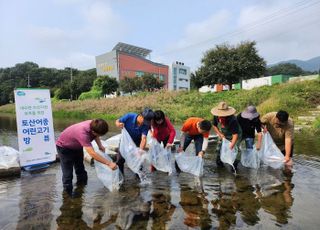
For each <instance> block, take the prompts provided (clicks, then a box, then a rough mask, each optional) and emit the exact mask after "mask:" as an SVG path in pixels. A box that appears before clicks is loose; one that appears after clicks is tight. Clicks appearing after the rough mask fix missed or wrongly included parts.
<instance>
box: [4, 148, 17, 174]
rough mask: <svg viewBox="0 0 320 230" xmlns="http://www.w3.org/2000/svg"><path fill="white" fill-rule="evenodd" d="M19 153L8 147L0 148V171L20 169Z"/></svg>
mask: <svg viewBox="0 0 320 230" xmlns="http://www.w3.org/2000/svg"><path fill="white" fill-rule="evenodd" d="M19 156H20V154H19V152H18V151H17V150H15V149H14V148H11V147H8V146H1V147H0V169H10V168H16V167H19V168H20V164H19Z"/></svg>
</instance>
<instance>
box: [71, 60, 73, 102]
mask: <svg viewBox="0 0 320 230" xmlns="http://www.w3.org/2000/svg"><path fill="white" fill-rule="evenodd" d="M70 70H71V72H70V81H71V83H70V101H72V82H73V76H72V65H71V68H70Z"/></svg>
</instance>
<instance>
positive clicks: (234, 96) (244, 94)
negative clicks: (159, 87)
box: [0, 80, 320, 122]
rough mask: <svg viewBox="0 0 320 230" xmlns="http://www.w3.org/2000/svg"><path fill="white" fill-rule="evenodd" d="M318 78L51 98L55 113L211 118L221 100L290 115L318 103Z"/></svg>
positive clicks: (239, 108)
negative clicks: (147, 111) (147, 112)
mask: <svg viewBox="0 0 320 230" xmlns="http://www.w3.org/2000/svg"><path fill="white" fill-rule="evenodd" d="M319 89H320V81H319V80H312V81H304V82H294V83H286V84H281V85H274V86H263V87H259V88H255V89H252V90H232V91H225V92H219V93H199V92H198V91H190V92H168V91H159V92H156V93H145V92H144V93H139V94H136V95H133V96H123V97H117V98H109V99H106V98H103V99H88V100H81V101H80V100H77V101H59V102H53V111H54V116H55V117H76V118H92V117H101V118H105V119H116V118H118V117H120V116H122V115H123V114H125V113H127V112H140V111H142V109H143V108H144V107H151V108H152V109H154V110H156V109H161V110H163V111H164V112H165V113H166V115H168V116H169V117H170V119H171V120H173V121H175V122H182V121H184V120H185V119H186V118H188V117H190V116H199V117H203V118H206V119H211V118H212V116H211V114H210V110H211V109H212V107H214V106H216V105H217V104H218V103H219V102H220V101H226V102H227V103H228V104H229V105H230V106H232V107H234V108H235V109H236V110H237V111H238V112H241V111H242V110H243V109H244V108H245V107H246V106H248V105H251V104H252V105H256V106H257V109H258V111H259V112H260V113H261V114H262V115H263V114H265V113H267V112H270V111H277V110H279V109H283V110H286V111H288V112H289V114H290V116H291V117H295V116H296V115H298V114H301V113H304V111H306V110H308V109H309V108H312V107H315V106H316V105H320V90H319ZM0 112H10V113H12V112H14V106H13V105H5V106H1V107H0Z"/></svg>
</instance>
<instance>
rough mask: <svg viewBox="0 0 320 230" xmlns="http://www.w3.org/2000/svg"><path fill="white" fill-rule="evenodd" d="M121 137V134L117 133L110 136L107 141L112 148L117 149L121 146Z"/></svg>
mask: <svg viewBox="0 0 320 230" xmlns="http://www.w3.org/2000/svg"><path fill="white" fill-rule="evenodd" d="M120 139H121V134H117V135H114V136H112V137H110V138H108V139H107V140H106V141H105V143H106V145H107V146H108V148H109V149H110V150H112V151H115V150H117V149H118V148H119V143H120Z"/></svg>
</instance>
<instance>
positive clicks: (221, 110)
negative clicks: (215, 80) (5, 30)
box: [211, 101, 236, 117]
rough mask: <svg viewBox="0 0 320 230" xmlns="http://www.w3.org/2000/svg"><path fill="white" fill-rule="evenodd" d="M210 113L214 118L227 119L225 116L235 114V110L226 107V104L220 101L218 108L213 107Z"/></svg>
mask: <svg viewBox="0 0 320 230" xmlns="http://www.w3.org/2000/svg"><path fill="white" fill-rule="evenodd" d="M211 113H212V114H213V115H214V116H218V117H227V116H230V115H233V114H235V113H236V110H235V109H234V108H232V107H230V106H228V104H227V103H226V102H224V101H222V102H220V103H219V104H218V106H216V107H213V108H212V109H211Z"/></svg>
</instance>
